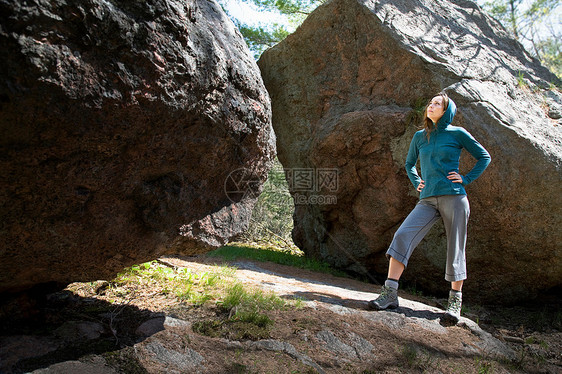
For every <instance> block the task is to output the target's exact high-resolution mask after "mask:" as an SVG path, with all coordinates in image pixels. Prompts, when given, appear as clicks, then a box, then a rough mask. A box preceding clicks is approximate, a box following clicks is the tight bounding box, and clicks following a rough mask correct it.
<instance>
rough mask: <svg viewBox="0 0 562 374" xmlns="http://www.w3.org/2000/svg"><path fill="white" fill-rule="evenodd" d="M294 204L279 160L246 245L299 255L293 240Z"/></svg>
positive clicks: (259, 205)
mask: <svg viewBox="0 0 562 374" xmlns="http://www.w3.org/2000/svg"><path fill="white" fill-rule="evenodd" d="M293 211H294V203H293V198H292V197H291V194H290V193H289V186H288V184H287V181H286V179H285V172H284V170H283V166H282V165H281V163H280V162H279V160H278V159H275V163H274V165H273V167H272V169H271V170H270V171H269V175H268V178H267V181H266V182H265V184H264V187H263V192H262V193H261V195H260V196H259V198H258V201H257V203H256V205H255V206H254V210H253V211H252V217H251V219H250V225H249V227H248V230H247V231H246V232H245V233H244V235H243V236H242V238H241V239H242V240H243V241H245V242H255V243H263V244H266V245H268V246H275V247H281V248H284V249H285V250H288V251H290V252H292V251H298V249H297V248H296V246H295V245H294V243H293V240H292V238H291V231H292V229H293Z"/></svg>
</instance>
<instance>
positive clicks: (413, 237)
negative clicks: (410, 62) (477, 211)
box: [369, 92, 491, 323]
mask: <svg viewBox="0 0 562 374" xmlns="http://www.w3.org/2000/svg"><path fill="white" fill-rule="evenodd" d="M456 110H457V108H456V105H455V103H454V102H453V100H451V99H449V97H448V96H447V95H446V94H445V93H443V92H441V93H439V94H437V96H435V97H434V98H433V99H431V101H430V102H429V104H428V105H427V107H426V108H425V113H424V129H423V130H420V131H418V132H416V133H415V135H414V137H413V139H412V142H411V143H410V149H409V151H408V157H407V160H406V172H407V173H408V177H409V178H410V180H411V181H412V183H413V185H414V187H415V188H416V190H417V191H418V192H420V201H419V202H418V203H417V205H416V207H415V208H414V210H413V211H412V212H411V213H410V214H409V215H408V217H406V219H405V220H404V222H403V223H402V225H401V226H400V228H399V229H398V231H397V232H396V233H395V234H394V239H393V240H392V243H391V244H390V247H389V248H388V251H387V252H386V256H387V257H388V258H389V261H390V262H389V267H388V277H387V280H386V282H385V284H384V286H383V287H382V289H381V294H380V296H379V297H378V298H377V299H376V300H372V301H370V302H369V306H370V307H371V308H373V309H376V310H382V309H387V308H396V307H398V296H397V290H398V280H399V279H400V276H401V275H402V272H403V271H404V269H405V267H406V266H407V265H408V259H409V258H410V256H411V254H412V252H413V250H414V248H415V247H416V246H417V245H418V244H419V242H420V241H421V240H422V239H423V237H424V236H425V235H426V234H427V233H428V232H429V230H430V229H431V227H432V226H433V224H434V223H435V222H436V221H437V220H438V219H439V218H442V219H443V223H444V226H445V231H446V234H447V265H446V271H445V279H446V280H447V281H449V282H451V291H450V292H449V302H448V306H447V311H446V312H445V314H444V316H443V318H442V320H446V321H447V322H452V323H456V322H458V320H459V318H460V312H461V303H462V286H463V282H464V280H465V279H466V258H465V245H466V228H467V224H468V216H469V214H470V207H469V203H468V199H467V197H466V191H465V189H464V186H466V185H467V184H469V183H471V182H473V181H474V180H475V179H476V178H478V177H479V176H480V175H481V174H482V172H483V171H484V169H486V167H487V166H488V164H489V163H490V160H491V159H490V155H489V154H488V152H487V151H486V150H485V149H484V147H482V145H480V143H478V142H477V141H476V140H475V139H474V138H473V137H472V135H470V133H468V131H466V130H465V129H463V128H462V127H457V126H452V125H451V122H452V121H453V117H454V116H455V113H456ZM463 148H464V149H466V150H467V151H468V152H469V153H470V154H471V155H472V156H473V157H474V158H476V160H477V162H476V164H475V165H474V167H473V168H472V170H471V171H470V172H469V173H468V174H466V175H465V176H462V175H460V174H459V159H460V154H461V151H462V149H463ZM418 158H419V159H420V167H421V174H422V175H421V178H420V176H419V175H418V172H417V169H416V162H417V160H418Z"/></svg>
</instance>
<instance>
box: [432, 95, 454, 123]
mask: <svg viewBox="0 0 562 374" xmlns="http://www.w3.org/2000/svg"><path fill="white" fill-rule="evenodd" d="M455 114H457V104H455V102H454V101H453V99H451V98H449V106H448V107H447V110H446V111H445V113H443V116H441V118H439V121H437V128H440V129H442V128H445V127H447V126H448V125H450V124H451V122H453V118H455Z"/></svg>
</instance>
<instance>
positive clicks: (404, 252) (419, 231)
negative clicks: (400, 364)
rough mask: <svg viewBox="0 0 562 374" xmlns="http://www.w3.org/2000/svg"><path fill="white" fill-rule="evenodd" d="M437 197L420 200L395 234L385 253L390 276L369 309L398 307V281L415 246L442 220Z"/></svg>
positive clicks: (370, 303)
mask: <svg viewBox="0 0 562 374" xmlns="http://www.w3.org/2000/svg"><path fill="white" fill-rule="evenodd" d="M434 200H435V199H434V198H428V199H424V200H422V201H420V202H419V203H418V204H417V205H416V207H415V208H414V210H412V212H410V214H409V215H408V217H406V219H405V220H404V222H403V223H402V225H400V228H398V230H397V231H396V233H395V234H394V238H393V240H392V243H391V244H390V247H389V248H388V251H387V252H386V255H387V257H388V258H389V265H388V278H387V280H386V282H385V283H384V285H383V287H382V289H381V293H380V295H379V297H378V298H377V299H376V300H371V301H370V302H369V307H370V308H372V309H376V310H382V309H387V308H396V307H398V294H397V291H398V280H399V279H400V276H401V275H402V273H403V272H404V269H405V267H406V265H407V264H408V260H409V258H410V255H411V254H412V252H413V251H414V249H415V248H416V246H417V245H418V244H419V242H420V241H421V240H422V239H423V237H424V236H425V235H426V234H427V233H428V232H429V230H430V229H431V227H432V226H433V224H434V223H435V221H437V220H438V219H439V212H438V211H437V209H436V207H435V206H434V205H433V201H434Z"/></svg>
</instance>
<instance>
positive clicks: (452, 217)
mask: <svg viewBox="0 0 562 374" xmlns="http://www.w3.org/2000/svg"><path fill="white" fill-rule="evenodd" d="M469 215H470V205H469V203H468V198H467V197H466V195H443V196H432V197H428V198H425V199H422V200H420V201H419V202H418V203H417V205H416V207H415V208H414V210H412V212H410V214H409V215H408V217H406V219H405V220H404V222H402V225H401V226H400V228H398V230H397V231H396V233H395V234H394V239H392V243H391V244H390V247H389V248H388V251H387V252H386V256H387V257H389V256H392V257H393V258H394V259H396V260H398V261H400V262H401V263H403V264H404V266H408V259H409V258H410V256H411V255H412V252H413V251H414V249H415V248H416V247H417V245H418V244H419V243H420V241H421V240H422V239H423V238H424V237H425V235H426V234H427V233H428V232H429V230H430V229H431V227H432V226H433V224H434V223H435V222H436V221H437V220H438V219H439V217H441V218H443V224H444V226H445V232H446V234H447V266H446V268H445V279H446V280H447V281H449V282H454V281H460V280H464V279H466V255H465V247H466V227H467V225H468V217H469Z"/></svg>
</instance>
